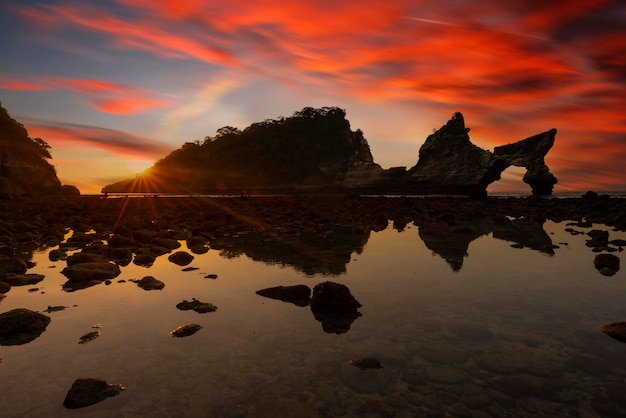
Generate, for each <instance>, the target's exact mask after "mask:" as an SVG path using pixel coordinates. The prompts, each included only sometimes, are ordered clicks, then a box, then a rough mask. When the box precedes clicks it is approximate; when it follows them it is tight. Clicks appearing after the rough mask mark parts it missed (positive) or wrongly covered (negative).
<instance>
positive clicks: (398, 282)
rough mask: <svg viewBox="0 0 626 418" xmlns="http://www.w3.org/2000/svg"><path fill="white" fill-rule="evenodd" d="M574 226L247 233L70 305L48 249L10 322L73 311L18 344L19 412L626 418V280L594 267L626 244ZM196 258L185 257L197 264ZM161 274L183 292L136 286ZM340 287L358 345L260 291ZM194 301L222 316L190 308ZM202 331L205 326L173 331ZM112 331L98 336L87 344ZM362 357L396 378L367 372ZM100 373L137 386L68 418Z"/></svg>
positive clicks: (132, 271) (12, 394)
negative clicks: (275, 236) (19, 313)
mask: <svg viewBox="0 0 626 418" xmlns="http://www.w3.org/2000/svg"><path fill="white" fill-rule="evenodd" d="M566 228H568V226H567V225H566V223H565V222H561V223H555V222H552V221H546V222H545V223H543V224H541V223H532V222H529V221H524V220H519V222H516V220H511V222H509V223H507V224H506V225H503V224H501V223H496V224H491V225H485V226H484V228H476V226H475V225H474V228H473V231H477V230H479V231H481V232H480V233H474V234H472V233H471V231H469V230H464V229H463V228H462V227H460V228H457V229H456V230H454V231H452V233H444V232H442V230H441V228H439V226H438V225H427V224H424V225H420V226H416V225H414V224H413V223H408V224H406V225H398V224H391V223H390V224H389V226H388V227H387V228H386V229H382V230H380V231H377V232H376V231H370V232H367V233H365V234H362V235H360V236H358V237H355V236H353V235H351V236H349V237H348V238H347V239H344V238H345V237H343V236H342V235H341V232H340V231H339V232H338V231H334V232H333V233H332V234H329V236H328V237H326V238H325V239H326V240H327V241H328V242H330V246H331V247H334V248H335V250H336V251H335V252H328V251H319V250H318V249H316V248H314V247H313V246H310V245H309V243H307V242H306V241H302V242H300V243H296V244H294V243H291V244H292V245H290V246H285V247H278V246H274V247H272V246H271V245H268V246H263V245H258V241H256V240H255V241H254V242H255V243H256V244H254V245H255V246H246V245H245V244H243V242H244V241H245V240H246V239H247V237H246V236H245V235H244V236H240V237H233V239H237V240H241V241H242V244H241V248H242V249H241V251H232V250H231V251H225V250H216V249H211V250H209V251H208V252H207V253H206V254H194V257H195V258H194V260H193V261H192V262H191V264H189V266H190V267H194V268H197V269H195V270H191V271H182V270H183V267H181V266H178V265H176V264H173V263H171V262H169V261H168V259H167V255H165V256H161V257H158V258H157V259H156V261H155V263H154V264H153V265H152V266H151V267H141V266H137V265H134V264H132V263H131V264H129V265H127V266H125V267H121V269H122V273H121V275H120V276H119V277H117V278H116V279H113V280H112V282H111V283H110V284H109V285H106V284H104V283H101V284H98V285H95V286H91V287H88V288H86V289H82V290H76V291H73V292H68V291H65V290H63V284H64V283H65V282H66V280H67V279H66V278H65V277H64V276H63V275H62V274H61V270H62V269H63V268H64V267H65V265H66V263H65V261H56V262H52V261H50V260H49V258H48V253H49V251H50V250H52V249H54V248H48V249H41V250H38V251H35V252H34V253H33V255H32V261H33V262H35V263H36V266H35V267H33V268H31V269H30V270H29V273H39V274H43V275H45V279H44V280H43V281H42V282H40V283H38V284H36V285H29V286H19V287H17V286H16V287H13V288H12V289H11V290H10V292H9V293H7V297H6V298H5V299H4V300H2V301H1V302H0V312H6V311H9V310H11V309H14V308H28V309H31V310H35V311H45V310H46V309H47V308H48V307H54V306H65V307H67V308H66V309H64V310H60V311H54V312H49V313H46V314H47V315H49V316H50V317H51V318H52V321H51V323H50V324H49V325H48V327H47V329H46V331H45V332H44V333H43V334H42V335H41V336H40V337H38V338H37V339H35V340H34V341H32V342H30V343H28V344H24V345H19V346H3V347H0V357H1V358H2V360H1V363H0V382H1V383H0V389H1V392H2V396H0V411H2V412H1V415H2V416H4V417H57V416H58V417H78V416H80V417H107V418H108V417H138V416H149V417H168V418H169V417H269V416H272V417H280V416H286V417H287V416H289V417H294V416H298V417H309V416H311V417H313V416H319V417H348V416H366V417H379V416H380V417H413V416H457V415H458V416H476V417H488V416H498V417H501V416H511V417H517V416H520V417H521V416H550V417H554V416H581V417H594V416H624V415H623V414H626V344H623V343H620V342H618V341H616V340H614V339H612V338H610V337H608V336H606V335H605V334H603V333H602V331H601V328H602V326H603V325H605V324H608V323H611V322H615V321H623V320H626V303H624V295H625V294H626V276H625V274H624V270H623V269H622V270H620V271H618V272H617V273H616V274H615V275H613V276H604V275H601V274H600V273H599V272H598V270H596V268H594V263H593V260H594V256H595V253H594V252H592V248H590V247H588V246H587V245H586V240H588V239H589V236H587V235H586V234H585V233H586V232H589V231H590V230H592V229H603V230H607V231H610V238H611V239H624V238H626V235H625V234H624V233H623V232H616V231H613V230H610V229H609V228H607V227H604V226H602V225H593V226H592V227H580V226H574V227H572V228H573V229H574V230H575V231H578V232H583V233H582V234H576V235H574V234H572V233H571V232H567V231H566V230H565V229H566ZM181 244H183V246H182V247H181V248H180V249H178V250H176V251H180V250H183V251H186V250H187V248H186V246H185V242H184V241H181ZM512 245H513V246H512ZM516 247H517V248H516ZM520 247H521V248H520ZM294 248H297V252H298V254H295V255H294V251H295V250H294ZM614 249H616V250H618V251H616V252H615V253H614V254H616V255H617V256H618V257H620V258H622V261H623V256H622V254H623V253H621V252H619V249H618V247H616V246H615V247H614ZM255 260H257V261H255ZM148 275H149V276H153V277H155V278H156V279H158V280H160V281H162V282H164V283H165V287H164V288H163V289H162V290H152V291H146V290H143V289H141V288H140V287H138V286H137V284H136V283H134V282H133V281H132V280H139V279H141V278H142V277H144V276H148ZM209 275H214V276H212V277H213V278H209V277H207V276H209ZM215 275H216V276H217V277H216V278H215ZM325 281H332V282H336V283H341V284H343V285H345V286H347V287H348V288H349V289H350V292H351V293H352V295H353V296H354V297H355V298H356V299H357V300H358V301H359V302H360V303H361V305H362V307H361V308H360V309H359V312H360V313H361V316H360V317H358V318H356V319H355V320H354V322H352V323H351V324H349V329H348V330H347V331H345V332H341V333H328V332H325V331H324V330H323V328H322V324H321V323H320V322H319V321H317V320H316V319H315V317H314V315H313V313H312V311H311V309H310V307H308V306H305V307H301V306H296V305H295V304H292V303H287V302H283V301H280V300H275V299H269V298H265V297H262V296H259V295H257V294H256V293H255V292H257V291H258V290H261V289H265V288H269V287H274V286H281V285H282V286H289V285H301V284H304V285H307V286H309V287H310V288H313V287H314V286H315V285H316V284H318V283H321V282H325ZM34 289H36V290H34ZM192 298H196V299H199V300H200V301H202V302H209V303H212V304H214V305H215V306H217V311H215V312H209V313H202V314H199V313H196V312H194V311H191V310H187V311H182V310H179V309H177V308H176V305H177V304H178V303H179V302H181V301H183V300H192ZM187 323H196V324H199V325H201V326H202V329H200V331H198V332H196V333H195V334H193V335H191V336H189V337H184V338H173V337H172V336H171V335H170V334H169V332H170V331H172V330H173V329H175V328H176V327H178V326H179V325H182V324H187ZM96 324H98V328H93V326H94V325H96ZM96 329H97V330H98V331H100V335H99V336H97V338H94V339H93V340H89V341H86V342H83V343H82V344H79V339H80V337H81V336H83V335H85V334H87V333H89V332H94V331H95V330H96ZM360 357H374V358H376V359H378V360H379V361H380V363H381V364H382V366H383V367H382V368H379V369H368V370H360V369H358V368H357V367H354V366H353V365H351V364H350V360H352V359H355V358H360ZM84 376H92V377H98V378H101V379H104V380H106V381H107V382H109V383H120V384H122V385H124V386H125V387H126V388H127V389H126V390H125V391H124V392H122V393H121V394H120V395H119V396H116V397H113V398H109V399H105V400H104V401H102V402H100V403H98V404H95V405H91V406H89V407H85V408H82V409H79V410H67V409H65V408H64V407H63V399H64V397H65V395H66V393H67V391H68V389H69V388H70V386H71V385H72V382H73V381H74V380H75V379H76V378H78V377H84Z"/></svg>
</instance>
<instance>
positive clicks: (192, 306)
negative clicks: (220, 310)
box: [176, 299, 217, 313]
mask: <svg viewBox="0 0 626 418" xmlns="http://www.w3.org/2000/svg"><path fill="white" fill-rule="evenodd" d="M176 308H178V309H180V310H181V311H188V310H192V311H195V312H198V313H207V312H215V311H217V306H215V305H213V304H212V303H207V302H200V301H199V300H197V299H192V300H191V302H188V301H186V300H183V301H182V302H180V303H178V304H177V305H176Z"/></svg>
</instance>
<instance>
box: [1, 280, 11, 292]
mask: <svg viewBox="0 0 626 418" xmlns="http://www.w3.org/2000/svg"><path fill="white" fill-rule="evenodd" d="M9 290H11V285H10V284H9V283H7V282H5V281H3V280H0V295H1V294H4V293H7V292H8V291H9Z"/></svg>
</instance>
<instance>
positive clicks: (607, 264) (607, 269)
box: [593, 253, 620, 276]
mask: <svg viewBox="0 0 626 418" xmlns="http://www.w3.org/2000/svg"><path fill="white" fill-rule="evenodd" d="M619 264H620V261H619V257H618V256H616V255H613V254H604V253H603V254H596V257H595V258H594V259H593V265H594V266H595V268H596V270H598V271H599V272H600V274H602V275H603V276H613V275H614V274H615V273H617V272H618V271H619Z"/></svg>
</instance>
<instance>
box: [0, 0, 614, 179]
mask: <svg viewBox="0 0 626 418" xmlns="http://www.w3.org/2000/svg"><path fill="white" fill-rule="evenodd" d="M13 3H14V5H13V7H12V8H11V10H12V11H13V13H14V15H16V16H19V17H20V18H21V19H23V22H25V24H26V25H27V26H28V27H30V28H31V29H32V30H33V31H35V32H37V33H39V34H41V35H45V36H46V37H44V36H42V37H41V38H39V40H40V42H41V43H42V44H45V42H46V41H45V40H44V39H48V37H50V38H49V39H52V41H51V42H55V40H58V39H62V40H63V42H64V43H74V44H75V45H77V47H76V50H80V49H82V50H86V49H87V48H88V47H90V46H93V49H94V50H97V51H98V52H99V54H100V55H102V56H103V57H104V58H101V61H100V62H99V63H98V64H99V65H100V66H102V65H107V60H116V59H120V60H125V61H126V62H129V63H131V64H133V63H135V62H139V61H138V60H142V61H141V62H142V63H148V62H149V63H150V64H149V65H144V66H143V70H142V71H143V72H142V73H139V72H137V71H134V70H133V69H132V68H131V67H132V66H129V68H128V69H126V70H124V69H123V68H122V66H120V67H119V68H117V67H116V68H113V67H112V66H110V65H109V67H107V68H108V69H107V71H106V73H107V74H110V78H109V77H103V76H96V77H90V76H86V74H100V73H101V70H99V69H98V67H97V64H96V63H95V62H92V63H88V64H89V65H87V64H85V65H86V68H89V71H88V72H87V73H85V72H83V74H80V71H74V69H73V68H69V67H68V68H66V70H65V73H63V76H59V75H58V74H59V71H56V72H55V73H54V74H52V73H50V74H45V71H44V73H41V74H38V75H37V76H20V77H16V76H13V77H11V76H9V75H7V76H6V77H4V78H0V88H1V89H3V90H5V91H14V92H16V91H24V92H31V93H36V92H46V93H49V92H50V91H56V90H63V91H69V92H71V93H73V94H75V95H77V97H78V99H77V100H79V101H82V102H85V103H87V104H88V105H89V106H91V108H93V109H94V110H97V111H101V112H105V113H109V114H118V115H129V114H139V113H146V112H158V113H156V114H155V117H154V119H155V120H156V121H157V122H156V124H155V129H156V128H157V127H159V126H160V127H161V128H162V130H163V133H164V134H165V133H167V134H168V135H172V136H174V135H176V133H177V132H182V131H183V130H184V129H189V128H188V126H195V125H193V123H194V121H195V120H196V119H197V118H200V117H207V118H213V117H215V115H216V114H219V112H218V110H219V108H220V105H222V107H224V104H225V103H226V104H227V105H228V106H231V108H232V107H233V106H237V107H239V108H248V107H249V108H263V109H267V110H266V112H265V115H266V116H265V117H272V116H277V115H279V114H281V113H283V112H284V109H285V106H281V107H279V106H278V104H277V103H287V102H294V103H298V104H299V106H301V105H300V104H302V105H311V104H314V103H319V102H323V105H327V104H331V105H333V104H336V103H328V102H327V101H328V100H336V101H337V103H338V104H340V105H341V106H342V107H346V108H347V110H348V115H349V116H350V117H351V119H353V120H355V119H356V120H359V114H356V115H355V114H353V113H352V112H351V107H352V106H354V107H355V108H360V107H362V106H361V104H362V103H363V102H365V103H367V105H368V106H372V107H388V106H403V107H405V108H407V109H410V110H411V111H412V112H413V113H414V114H415V117H416V118H419V117H424V118H425V119H427V120H428V122H427V123H428V124H429V125H430V124H431V123H432V122H431V121H432V120H440V122H439V124H442V123H443V122H445V120H446V119H447V118H448V117H449V116H450V115H451V114H452V112H454V111H462V112H463V113H464V114H465V116H466V120H467V122H468V124H469V125H470V126H471V127H472V128H473V130H472V138H473V139H474V140H475V141H476V142H478V144H479V145H481V146H483V147H486V148H491V147H493V146H495V145H500V144H502V143H503V141H504V142H506V141H514V140H518V139H520V138H523V137H525V136H530V135H532V134H534V133H537V132H540V131H545V130H547V129H549V128H552V127H556V128H558V129H559V134H558V136H557V142H556V144H555V148H554V150H553V151H552V152H551V153H550V154H549V157H548V160H550V161H549V163H550V165H551V166H552V168H553V171H554V172H555V174H556V175H557V177H559V180H560V183H559V185H558V186H557V188H558V187H564V188H570V189H571V188H574V187H581V185H582V184H587V185H588V187H596V188H597V187H613V186H615V185H616V183H615V179H616V178H624V177H625V176H624V167H623V164H622V163H620V162H619V161H616V158H615V157H614V156H615V153H622V154H621V155H622V156H623V155H624V154H623V152H624V143H625V142H626V116H625V114H624V112H623V109H626V61H625V60H624V58H623V57H624V56H625V55H626V26H625V25H624V19H626V5H625V4H624V2H623V1H618V0H599V1H598V0H569V1H564V0H556V1H552V2H540V1H535V0H527V1H519V2H514V3H511V4H504V3H503V4H497V3H492V2H475V1H470V0H458V1H454V2H440V3H437V4H433V3H432V2H426V1H408V0H394V1H388V2H384V3H381V2H379V1H374V0H360V1H353V0H348V1H344V2H339V3H336V4H332V5H331V4H329V3H328V2H326V1H321V0H303V1H299V2H277V1H273V0H260V1H255V2H249V1H247V0H246V1H244V0H232V1H229V2H214V1H203V0H202V1H201V0H187V1H185V2H175V1H170V0H114V1H113V0H112V1H106V2H97V3H96V2H90V3H89V4H86V3H85V2H78V1H71V0H56V1H51V2H47V3H46V4H38V3H37V2H34V3H33V4H30V3H29V5H22V4H21V3H19V2H17V1H15V2H13ZM135 60H137V61H135ZM125 72H126V73H127V77H126V78H124V77H123V75H124V74H125ZM4 74H17V72H16V71H11V72H10V73H9V72H7V71H4ZM145 75H150V76H154V77H157V76H158V77H159V78H160V79H163V80H167V82H166V83H161V84H155V83H152V84H150V87H147V86H148V82H149V81H150V80H149V79H146V77H145ZM110 80H124V81H123V82H122V83H118V82H115V81H110ZM233 80H236V82H233ZM263 83H266V84H267V83H272V85H276V86H278V87H277V88H278V90H276V91H274V92H273V93H272V94H271V97H266V96H264V95H261V94H259V91H263V92H264V94H265V92H266V90H262V89H261V88H260V87H259V86H260V85H261V84H263ZM140 86H142V87H140ZM234 98H236V99H238V102H236V104H235V105H234V104H233V100H235V99H234ZM273 107H276V111H274V112H272V111H271V109H273ZM289 110H290V111H295V110H298V109H297V108H295V107H294V108H291V109H289ZM165 111H166V112H167V113H163V112H165ZM249 113H250V115H256V114H257V112H256V111H254V112H252V111H251V112H249ZM235 119H236V120H241V118H240V117H237V118H235ZM363 119H366V118H365V117H363ZM211 120H212V119H211ZM254 121H255V120H254V119H253V120H248V121H247V123H251V122H254ZM367 122H368V123H370V122H371V123H372V126H374V125H375V124H374V122H373V121H369V120H367ZM216 123H217V122H216ZM231 123H232V121H231V120H230V119H228V118H223V120H222V123H221V124H222V125H226V124H231ZM385 123H387V124H398V123H400V124H401V123H402V121H400V120H395V119H394V120H383V119H382V118H381V119H380V120H377V121H376V126H374V128H373V129H370V131H369V132H371V135H370V134H369V132H368V131H366V136H368V139H369V140H370V141H371V142H372V141H373V142H375V141H377V140H378V139H377V138H382V137H383V136H385V132H386V131H388V130H389V128H386V127H385ZM406 124H407V125H410V124H409V123H406ZM429 125H426V126H424V131H421V132H415V131H413V132H407V133H405V134H404V135H403V137H404V138H403V140H406V138H407V137H413V138H415V141H416V142H417V143H418V144H416V150H417V148H418V146H419V142H420V141H422V140H423V139H424V138H425V137H426V136H427V135H428V133H429V130H430V128H432V127H433V126H429ZM357 127H358V126H357ZM395 129H396V128H395V127H394V130H395ZM145 132H146V131H145V130H144V132H143V135H146V133H145ZM194 132H195V133H194V134H193V135H195V137H196V138H198V137H200V138H201V137H203V136H204V135H206V134H210V133H211V132H210V131H209V130H208V129H207V130H206V131H204V132H201V131H194ZM372 136H373V137H372ZM172 139H173V140H177V141H178V144H179V145H180V143H182V142H183V141H184V140H190V139H194V138H189V137H187V138H177V139H175V138H172ZM388 140H390V139H388V138H386V139H385V141H388ZM380 141H381V144H382V140H380ZM374 148H375V147H374ZM380 148H384V147H383V146H382V145H381V147H380ZM590 150H592V151H591V152H590ZM390 155H391V154H390ZM414 157H415V156H414V155H412V156H407V160H406V161H401V162H397V161H383V163H384V164H386V165H406V164H408V163H413V162H414ZM375 158H377V160H380V159H381V158H383V159H384V158H385V156H384V155H383V156H379V155H375ZM570 161H578V164H577V165H576V164H574V166H572V165H568V162H570ZM592 173H602V174H601V175H593V174H592ZM610 173H612V175H611V174H610ZM583 178H584V179H588V181H587V183H585V182H584V180H580V179H583ZM602 179H605V180H604V181H603V180H602ZM621 184H623V185H624V186H625V187H626V180H623V181H622V183H621Z"/></svg>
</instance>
